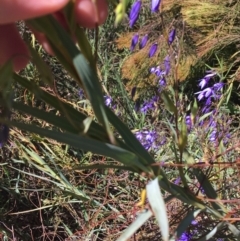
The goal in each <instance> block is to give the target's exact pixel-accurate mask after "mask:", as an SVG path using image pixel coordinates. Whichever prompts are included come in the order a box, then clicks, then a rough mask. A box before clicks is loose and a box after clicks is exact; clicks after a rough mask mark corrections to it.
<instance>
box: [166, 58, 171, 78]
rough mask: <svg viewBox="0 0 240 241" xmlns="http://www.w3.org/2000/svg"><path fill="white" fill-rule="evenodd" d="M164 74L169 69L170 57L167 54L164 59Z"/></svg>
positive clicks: (167, 72)
mask: <svg viewBox="0 0 240 241" xmlns="http://www.w3.org/2000/svg"><path fill="white" fill-rule="evenodd" d="M164 67H165V74H166V75H168V74H169V72H170V69H171V65H170V57H169V55H167V56H166V57H165V59H164Z"/></svg>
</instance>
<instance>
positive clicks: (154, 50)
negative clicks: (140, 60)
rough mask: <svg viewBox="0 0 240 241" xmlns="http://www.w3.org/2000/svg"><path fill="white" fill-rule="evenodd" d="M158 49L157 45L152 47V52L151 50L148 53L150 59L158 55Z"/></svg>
mask: <svg viewBox="0 0 240 241" xmlns="http://www.w3.org/2000/svg"><path fill="white" fill-rule="evenodd" d="M157 48H158V45H157V43H155V44H153V45H152V46H151V47H150V50H149V53H148V57H149V58H151V57H153V55H154V54H155V53H156V51H157Z"/></svg>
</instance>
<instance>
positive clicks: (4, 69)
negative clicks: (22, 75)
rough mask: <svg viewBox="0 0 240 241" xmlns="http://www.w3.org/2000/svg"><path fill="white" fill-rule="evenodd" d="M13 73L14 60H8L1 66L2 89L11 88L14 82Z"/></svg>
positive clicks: (0, 83)
mask: <svg viewBox="0 0 240 241" xmlns="http://www.w3.org/2000/svg"><path fill="white" fill-rule="evenodd" d="M12 75H13V66H12V62H11V61H8V62H6V63H5V64H4V65H2V66H1V67H0V91H3V90H4V91H6V89H9V87H10V86H11V84H12ZM3 93H4V92H3Z"/></svg>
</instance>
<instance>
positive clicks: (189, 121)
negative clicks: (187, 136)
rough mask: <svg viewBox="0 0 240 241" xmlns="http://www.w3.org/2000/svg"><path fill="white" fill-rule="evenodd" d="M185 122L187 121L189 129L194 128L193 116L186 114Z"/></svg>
mask: <svg viewBox="0 0 240 241" xmlns="http://www.w3.org/2000/svg"><path fill="white" fill-rule="evenodd" d="M185 122H186V125H187V129H188V131H191V129H192V118H191V116H190V115H187V116H186V118H185Z"/></svg>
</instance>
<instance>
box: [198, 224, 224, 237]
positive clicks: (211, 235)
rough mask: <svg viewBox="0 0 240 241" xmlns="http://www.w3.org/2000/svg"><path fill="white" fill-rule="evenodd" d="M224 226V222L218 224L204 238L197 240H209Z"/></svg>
mask: <svg viewBox="0 0 240 241" xmlns="http://www.w3.org/2000/svg"><path fill="white" fill-rule="evenodd" d="M224 226H226V222H220V223H218V224H217V225H216V227H215V228H214V229H213V230H212V231H211V232H210V233H208V234H207V235H205V236H204V237H202V238H200V239H198V241H207V240H210V239H211V238H212V237H213V236H214V235H215V234H216V233H217V232H218V231H219V230H221V229H223V228H224Z"/></svg>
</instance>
